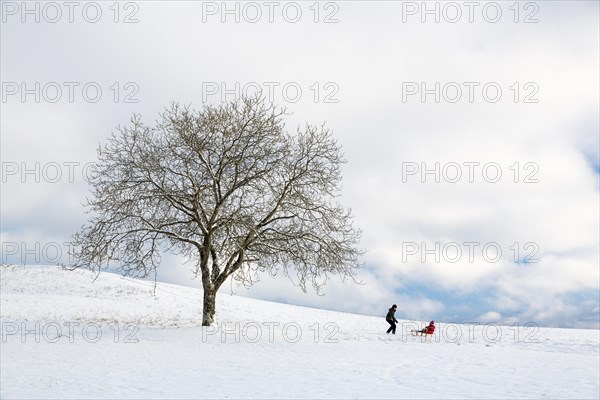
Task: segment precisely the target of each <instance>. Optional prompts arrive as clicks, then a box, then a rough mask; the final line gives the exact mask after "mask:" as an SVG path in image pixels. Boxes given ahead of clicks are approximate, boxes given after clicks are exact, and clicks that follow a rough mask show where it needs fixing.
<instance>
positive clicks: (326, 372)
mask: <svg viewBox="0 0 600 400" xmlns="http://www.w3.org/2000/svg"><path fill="white" fill-rule="evenodd" d="M0 274H1V275H0V322H1V324H2V341H1V343H0V346H1V351H0V368H1V371H0V372H1V373H0V397H1V398H6V399H12V398H494V399H497V398H511V399H512V398H577V399H585V398H589V399H597V398H598V397H599V395H600V337H599V331H597V330H569V329H551V328H539V329H537V328H536V327H531V326H527V327H525V326H519V327H517V326H512V327H499V326H494V325H489V326H472V325H457V324H438V330H437V332H436V335H435V336H434V337H432V338H429V339H426V340H425V339H422V338H420V337H413V336H412V335H410V333H409V331H410V329H414V328H415V327H417V326H419V327H420V326H422V324H423V321H400V324H399V327H398V332H397V334H396V335H395V336H392V335H386V334H385V330H386V329H387V323H386V322H385V321H384V320H383V318H382V317H368V316H361V315H354V314H345V313H339V312H333V311H325V310H319V309H312V308H306V307H298V306H291V305H285V304H278V303H272V302H266V301H259V300H254V299H248V298H243V297H237V296H230V295H229V294H227V293H226V291H224V292H222V293H220V294H219V295H218V296H217V323H216V324H215V325H214V326H212V327H208V328H203V327H201V326H200V321H201V310H202V296H201V293H200V291H199V290H198V289H193V288H189V287H183V286H178V285H169V284H164V283H158V284H157V286H156V291H154V284H153V283H152V282H147V281H140V280H134V279H125V278H122V277H120V276H117V275H114V274H109V273H103V274H100V275H99V276H98V278H97V279H96V280H95V281H94V282H92V279H93V275H91V274H90V273H89V272H86V271H72V272H71V271H65V270H61V269H59V268H57V267H14V266H10V267H9V266H3V267H0ZM390 300H391V301H393V299H390ZM399 306H400V307H402V305H401V304H399ZM382 312H385V310H382Z"/></svg>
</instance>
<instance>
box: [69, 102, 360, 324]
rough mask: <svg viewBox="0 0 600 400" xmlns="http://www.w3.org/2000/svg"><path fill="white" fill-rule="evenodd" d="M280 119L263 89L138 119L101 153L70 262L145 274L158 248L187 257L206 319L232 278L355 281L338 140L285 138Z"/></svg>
mask: <svg viewBox="0 0 600 400" xmlns="http://www.w3.org/2000/svg"><path fill="white" fill-rule="evenodd" d="M283 116H285V111H284V110H278V109H276V108H275V107H274V106H272V105H270V104H266V103H265V101H264V99H262V98H260V97H252V98H250V97H244V98H242V99H240V100H237V101H233V102H230V103H227V104H224V105H219V106H210V105H208V106H205V107H204V108H203V109H202V110H200V111H194V110H192V109H190V108H189V107H181V106H179V105H178V104H172V105H171V107H170V108H169V109H167V110H166V111H165V112H164V113H163V114H162V115H161V116H160V119H159V120H158V121H157V122H156V124H155V126H153V127H149V126H146V125H144V124H143V123H142V121H141V118H140V117H139V116H135V115H134V117H133V118H132V119H131V126H129V127H119V128H118V130H117V132H116V133H113V134H112V136H111V138H110V139H109V140H108V143H107V144H106V145H105V146H103V147H100V148H99V150H98V158H99V162H98V163H97V164H96V165H95V166H94V167H93V169H92V173H91V177H90V182H91V185H92V187H93V190H92V196H91V198H90V199H88V201H87V204H86V207H87V209H88V211H90V212H91V215H92V217H90V220H89V222H88V224H87V225H84V226H83V227H82V228H81V230H80V231H79V232H78V233H76V234H75V236H74V244H75V248H76V249H77V250H76V251H75V259H76V262H75V263H74V264H73V265H72V266H71V267H72V268H78V267H82V266H83V267H87V268H89V269H92V270H94V271H97V272H99V271H101V270H102V269H105V268H108V267H109V266H110V265H112V264H115V265H114V266H115V267H116V268H117V269H118V270H119V271H120V272H121V273H122V274H124V275H127V276H134V277H146V276H148V275H150V274H152V273H154V275H155V276H156V268H157V267H158V265H159V263H160V254H161V251H170V252H173V253H175V254H179V255H183V256H186V257H187V258H188V259H189V260H192V261H193V263H194V272H195V274H196V276H198V275H200V276H201V278H202V284H203V288H204V307H203V318H202V324H203V325H210V324H211V323H212V322H213V321H214V315H215V297H216V293H217V291H218V290H219V288H220V287H221V285H222V284H223V283H224V282H225V280H226V279H227V278H228V277H229V276H233V278H234V279H236V280H238V281H240V282H242V283H243V284H245V285H251V284H252V283H253V282H255V281H256V280H257V276H258V273H259V272H263V271H268V272H270V273H271V274H272V275H274V274H276V273H277V271H279V270H283V272H284V273H285V274H286V275H287V276H288V277H290V278H293V275H291V274H290V273H291V272H294V273H295V276H296V278H294V279H293V280H296V279H297V284H298V285H299V286H300V287H301V289H302V290H304V291H306V287H307V284H310V285H312V286H313V287H314V288H315V289H316V290H317V292H318V291H319V289H320V288H321V287H322V285H323V284H325V282H326V281H327V279H328V278H329V277H330V275H332V274H339V275H340V276H341V277H342V279H346V278H348V277H350V278H353V277H354V274H355V272H356V269H357V268H359V267H360V264H359V262H358V258H359V256H360V254H361V251H360V250H359V249H357V247H356V246H357V244H358V241H359V239H360V231H359V230H357V229H354V228H353V227H352V218H351V215H350V212H349V210H346V209H345V208H343V207H342V206H341V205H340V204H338V203H337V202H336V197H338V196H339V184H340V181H341V174H340V166H341V164H342V163H343V162H344V160H343V157H342V154H341V152H340V147H339V146H338V145H337V144H336V142H335V140H334V139H333V137H332V135H331V132H330V131H329V130H327V129H325V128H324V127H320V128H317V127H315V126H311V125H307V126H306V127H305V128H304V129H303V130H300V129H299V130H298V132H297V134H295V135H290V134H288V133H287V132H286V131H285V125H284V123H283Z"/></svg>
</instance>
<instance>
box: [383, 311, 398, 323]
mask: <svg viewBox="0 0 600 400" xmlns="http://www.w3.org/2000/svg"><path fill="white" fill-rule="evenodd" d="M395 312H396V310H394V309H393V308H390V309H389V311H388V313H387V315H386V316H385V320H386V321H394V322H398V320H397V319H396V317H394V313H395Z"/></svg>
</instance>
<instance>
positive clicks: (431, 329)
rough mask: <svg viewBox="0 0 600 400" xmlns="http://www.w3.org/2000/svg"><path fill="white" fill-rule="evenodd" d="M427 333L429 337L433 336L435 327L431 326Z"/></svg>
mask: <svg viewBox="0 0 600 400" xmlns="http://www.w3.org/2000/svg"><path fill="white" fill-rule="evenodd" d="M426 329H427V332H425V333H427V334H428V335H433V332H435V325H429V326H428V327H427V328H426Z"/></svg>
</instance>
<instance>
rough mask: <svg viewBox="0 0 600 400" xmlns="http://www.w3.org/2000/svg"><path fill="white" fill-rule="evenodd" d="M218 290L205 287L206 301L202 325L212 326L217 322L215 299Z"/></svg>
mask: <svg viewBox="0 0 600 400" xmlns="http://www.w3.org/2000/svg"><path fill="white" fill-rule="evenodd" d="M216 296H217V291H216V290H215V289H211V288H204V302H203V306H202V326H210V325H211V324H212V323H213V322H215V300H216Z"/></svg>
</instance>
